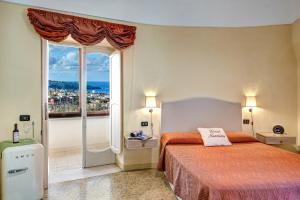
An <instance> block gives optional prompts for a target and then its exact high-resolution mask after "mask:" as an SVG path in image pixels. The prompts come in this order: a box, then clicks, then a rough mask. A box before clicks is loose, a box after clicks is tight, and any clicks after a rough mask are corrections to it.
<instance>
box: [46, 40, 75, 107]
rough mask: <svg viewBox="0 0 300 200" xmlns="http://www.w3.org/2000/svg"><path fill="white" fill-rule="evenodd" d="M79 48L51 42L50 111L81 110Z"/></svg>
mask: <svg viewBox="0 0 300 200" xmlns="http://www.w3.org/2000/svg"><path fill="white" fill-rule="evenodd" d="M79 59H80V57H79V48H75V47H69V46H65V45H53V44H49V77H48V78H49V79H48V80H49V86H48V87H49V88H48V105H49V106H48V109H49V113H74V112H79V111H80V106H79V91H80V90H79V81H80V67H79V66H80V60H79Z"/></svg>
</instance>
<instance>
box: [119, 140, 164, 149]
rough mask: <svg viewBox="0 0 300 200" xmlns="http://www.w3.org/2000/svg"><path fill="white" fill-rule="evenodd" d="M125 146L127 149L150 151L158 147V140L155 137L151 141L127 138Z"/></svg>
mask: <svg viewBox="0 0 300 200" xmlns="http://www.w3.org/2000/svg"><path fill="white" fill-rule="evenodd" d="M124 141H125V146H126V148H127V149H150V148H155V147H157V146H158V139H157V138H155V137H153V138H151V139H148V140H145V141H142V140H128V138H127V137H125V138H124Z"/></svg>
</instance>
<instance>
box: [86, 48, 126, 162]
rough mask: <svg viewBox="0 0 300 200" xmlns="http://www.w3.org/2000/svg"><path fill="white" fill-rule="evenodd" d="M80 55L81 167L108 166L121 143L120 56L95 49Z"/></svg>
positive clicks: (113, 159)
mask: <svg viewBox="0 0 300 200" xmlns="http://www.w3.org/2000/svg"><path fill="white" fill-rule="evenodd" d="M83 51H84V53H83V59H82V60H83V65H82V66H83V68H82V76H81V77H82V81H81V82H82V85H81V86H82V88H81V91H82V94H83V95H82V100H81V102H82V139H83V140H82V142H83V145H82V146H83V162H82V163H83V167H93V166H99V165H106V164H112V163H115V153H120V151H119V149H120V141H121V139H120V137H121V136H120V128H121V123H120V117H121V116H120V92H121V91H120V84H121V81H120V78H121V76H120V75H121V74H120V69H121V68H120V67H121V62H120V54H119V53H118V52H112V51H109V50H107V49H103V48H99V47H86V48H83ZM116 55H118V56H116ZM116 72H117V73H116ZM112 100H113V101H112ZM118 100H119V101H118ZM114 127H119V128H118V130H115V128H114ZM116 135H117V136H116Z"/></svg>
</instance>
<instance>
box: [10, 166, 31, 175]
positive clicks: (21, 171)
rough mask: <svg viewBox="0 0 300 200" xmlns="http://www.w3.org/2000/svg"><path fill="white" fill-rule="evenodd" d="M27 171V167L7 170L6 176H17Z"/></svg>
mask: <svg viewBox="0 0 300 200" xmlns="http://www.w3.org/2000/svg"><path fill="white" fill-rule="evenodd" d="M27 170H28V167H25V168H20V169H10V170H8V172H7V173H8V174H9V175H17V174H21V173H23V172H26V171H27Z"/></svg>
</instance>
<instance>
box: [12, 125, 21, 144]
mask: <svg viewBox="0 0 300 200" xmlns="http://www.w3.org/2000/svg"><path fill="white" fill-rule="evenodd" d="M12 139H13V143H19V142H20V132H19V129H18V124H15V128H14V130H13V138H12Z"/></svg>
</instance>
